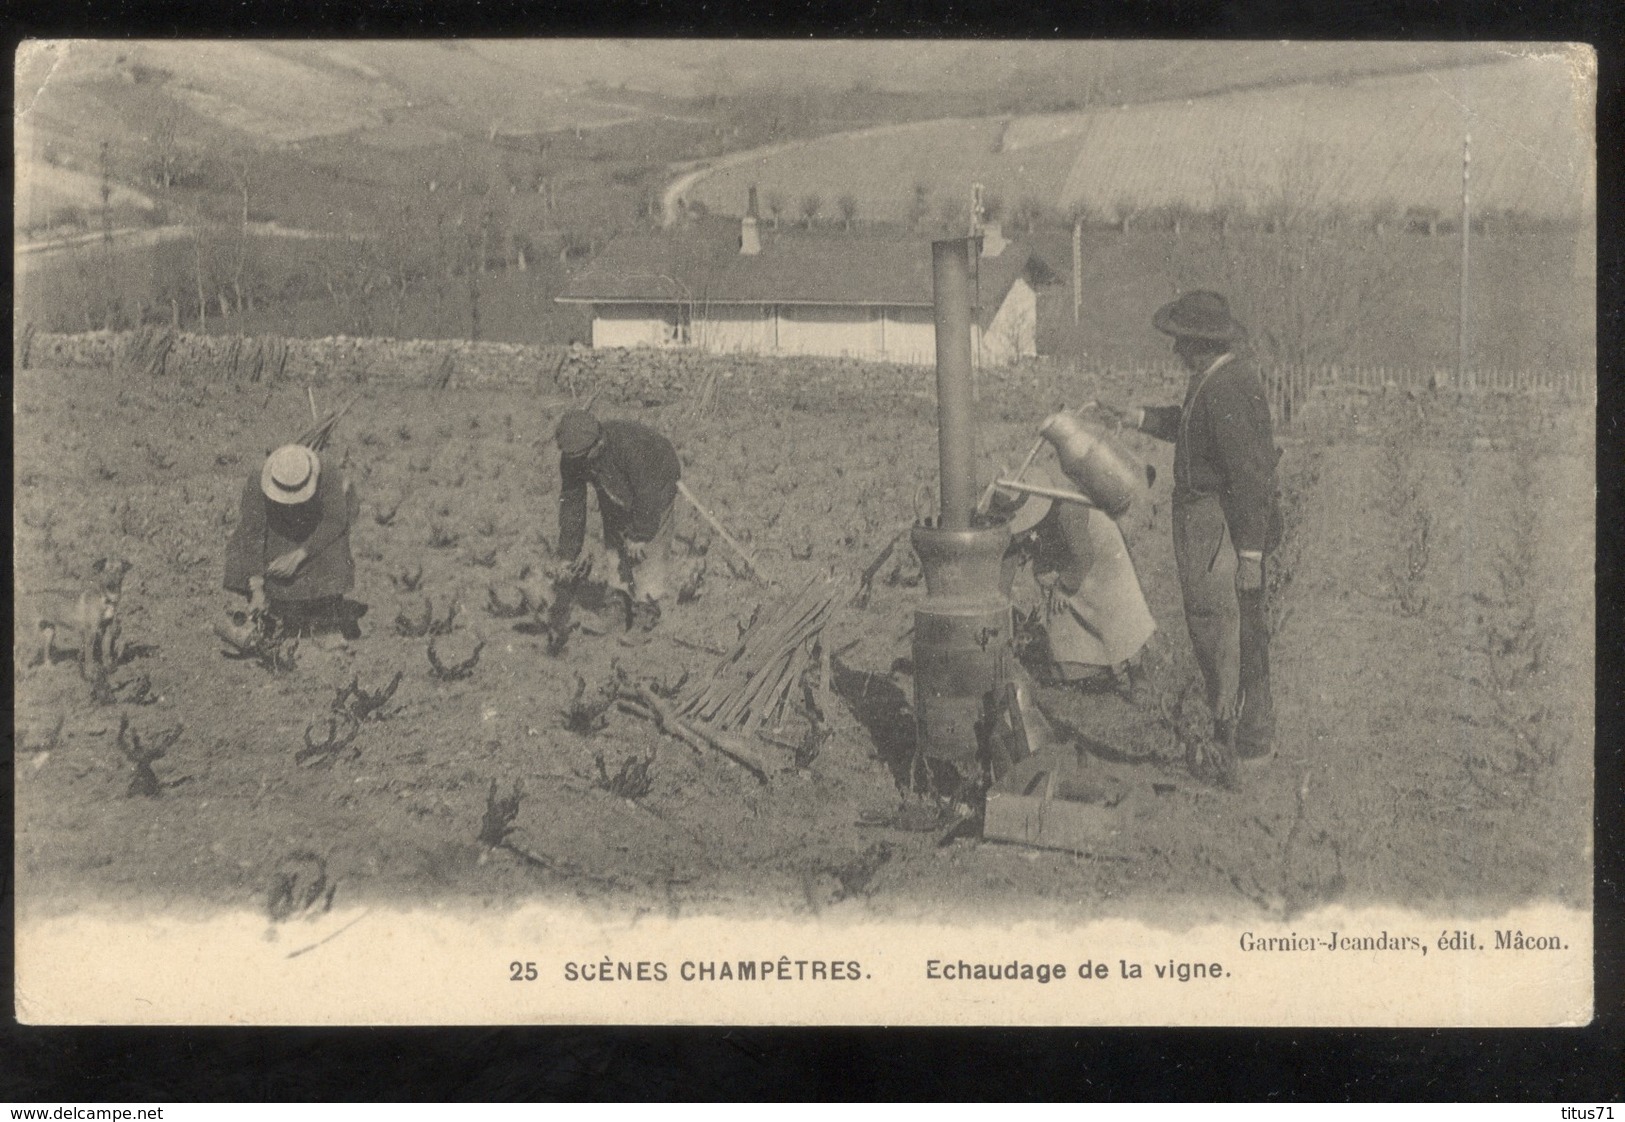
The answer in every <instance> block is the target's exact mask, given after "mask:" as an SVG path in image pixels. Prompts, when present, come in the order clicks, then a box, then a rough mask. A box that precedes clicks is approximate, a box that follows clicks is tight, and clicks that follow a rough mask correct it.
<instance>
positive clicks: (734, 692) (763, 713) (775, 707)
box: [675, 576, 841, 735]
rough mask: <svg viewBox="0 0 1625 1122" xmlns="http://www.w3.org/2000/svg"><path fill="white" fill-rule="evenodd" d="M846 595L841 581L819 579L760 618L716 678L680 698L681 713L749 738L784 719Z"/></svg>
mask: <svg viewBox="0 0 1625 1122" xmlns="http://www.w3.org/2000/svg"><path fill="white" fill-rule="evenodd" d="M840 591H841V587H840V584H839V582H837V581H833V580H830V579H828V578H826V577H823V576H815V577H813V579H812V580H810V581H808V582H807V584H806V586H805V587H804V588H802V590H801V592H800V593H799V594H798V595H797V596H795V597H794V598H793V599H791V600H789V601H788V602H781V606H780V607H779V608H778V610H777V611H775V612H773V614H771V615H769V616H767V617H766V618H760V617H758V618H757V619H756V620H754V621H753V622H752V623H751V625H750V626H749V627H747V628H746V629H745V632H744V634H742V635H741V636H740V637H739V644H738V645H737V646H736V647H734V649H733V650H732V651H731V652H729V653H728V655H727V656H725V657H724V658H723V659H722V660H721V661H720V662H718V663H717V666H716V669H715V670H713V671H712V672H711V676H710V677H709V678H708V679H706V680H705V681H703V682H702V683H699V684H697V685H696V686H694V687H691V688H690V689H689V690H687V691H685V693H684V694H683V695H680V696H679V697H678V698H677V701H676V706H675V707H676V709H677V712H678V713H679V714H680V715H682V716H684V717H689V718H692V719H693V720H696V721H703V722H704V723H705V724H707V725H709V726H711V727H712V728H717V729H726V730H732V731H738V732H741V733H745V734H747V735H748V734H751V733H754V732H755V731H756V730H758V729H759V728H761V727H762V725H763V724H764V723H766V722H767V721H768V720H769V719H778V718H781V717H782V716H783V714H784V711H785V706H786V704H787V699H788V698H789V696H790V691H791V689H792V688H793V687H794V686H795V685H796V683H798V682H799V681H800V680H801V675H802V672H803V671H804V670H806V669H807V667H808V664H809V662H810V660H811V658H812V650H813V647H814V646H815V645H816V640H817V639H818V637H819V636H820V635H821V634H822V633H823V630H824V625H825V624H827V623H828V622H829V619H830V616H831V614H832V613H833V610H834V605H835V599H836V597H837V595H839V593H840Z"/></svg>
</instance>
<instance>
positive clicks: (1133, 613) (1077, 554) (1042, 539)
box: [996, 464, 1157, 683]
mask: <svg viewBox="0 0 1625 1122" xmlns="http://www.w3.org/2000/svg"><path fill="white" fill-rule="evenodd" d="M1025 481H1026V482H1028V483H1033V484H1037V485H1039V486H1043V487H1048V488H1051V489H1053V490H1079V491H1080V493H1081V486H1080V484H1079V483H1078V481H1077V480H1073V479H1071V478H1070V477H1066V478H1065V481H1064V482H1058V481H1057V480H1056V478H1055V476H1054V475H1052V474H1051V473H1050V472H1049V470H1048V469H1047V468H1046V467H1045V466H1044V465H1042V464H1040V465H1037V466H1034V467H1032V468H1030V469H1029V470H1028V472H1027V473H1026V476H1025ZM996 497H997V498H998V499H999V500H1001V503H1000V505H1001V507H1002V508H1003V509H1005V510H1010V509H1011V508H1010V504H1011V499H1010V497H1009V496H1006V495H1003V494H1000V495H998V496H996ZM1009 526H1010V533H1011V546H1010V549H1009V550H1008V551H1007V553H1006V555H1005V563H1004V568H1003V572H1002V581H1003V585H1004V591H1005V594H1006V595H1009V594H1010V593H1011V592H1012V590H1013V588H1014V580H1015V574H1016V571H1017V570H1018V569H1019V568H1020V567H1021V565H1022V563H1023V562H1028V561H1030V563H1031V566H1032V574H1033V580H1034V582H1035V584H1036V585H1037V587H1038V590H1039V595H1040V600H1041V615H1040V619H1041V621H1042V624H1043V629H1044V635H1045V638H1046V640H1047V644H1048V656H1049V657H1048V660H1047V661H1048V664H1049V665H1048V667H1047V668H1046V669H1047V671H1048V674H1047V677H1048V678H1049V679H1051V680H1052V681H1054V682H1056V683H1084V682H1090V681H1097V680H1098V681H1106V682H1110V681H1112V680H1114V678H1115V679H1116V680H1118V681H1120V682H1121V681H1126V680H1127V678H1128V671H1129V668H1130V667H1131V666H1132V665H1133V664H1134V662H1135V661H1136V660H1137V659H1138V657H1139V654H1140V651H1141V649H1142V648H1143V647H1144V646H1145V644H1146V642H1147V641H1148V640H1149V639H1150V638H1151V636H1152V635H1153V634H1154V633H1155V632H1156V629H1157V625H1156V621H1155V620H1154V619H1152V616H1151V609H1150V607H1149V606H1148V605H1147V604H1146V602H1145V593H1144V592H1143V591H1142V589H1141V587H1140V578H1139V576H1138V574H1137V573H1136V572H1135V569H1134V562H1133V559H1132V558H1131V557H1130V556H1129V552H1128V545H1127V543H1126V542H1125V541H1124V540H1123V532H1122V530H1121V529H1120V528H1119V527H1118V525H1117V522H1116V520H1115V519H1113V518H1111V517H1110V516H1109V515H1107V514H1106V512H1105V511H1103V510H1099V509H1091V508H1090V507H1087V506H1083V505H1080V504H1078V503H1074V502H1069V501H1065V500H1059V499H1053V500H1052V499H1050V498H1047V497H1045V496H1042V495H1036V494H1028V495H1024V496H1021V497H1020V498H1019V499H1016V500H1014V508H1013V510H1011V512H1010V515H1009Z"/></svg>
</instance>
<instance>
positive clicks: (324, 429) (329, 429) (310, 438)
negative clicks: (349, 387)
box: [295, 397, 356, 452]
mask: <svg viewBox="0 0 1625 1122" xmlns="http://www.w3.org/2000/svg"><path fill="white" fill-rule="evenodd" d="M355 403H356V399H355V398H353V397H352V398H351V399H350V400H349V401H346V402H345V403H344V404H343V405H341V406H339V407H338V408H337V409H335V410H333V411H332V412H331V413H329V414H328V415H327V416H325V417H323V418H321V419H320V420H319V421H317V422H316V423H315V424H314V425H312V426H311V427H310V428H308V429H306V430H305V432H304V434H303V435H301V436H300V437H299V439H298V440H297V441H295V443H296V444H303V445H304V446H305V447H306V448H309V449H310V450H311V451H313V452H320V451H321V450H322V449H323V448H326V447H327V441H328V439H329V438H330V437H332V435H333V428H334V426H335V425H337V424H338V423H339V418H340V417H342V416H344V414H346V413H348V412H349V411H350V406H352V405H354V404H355Z"/></svg>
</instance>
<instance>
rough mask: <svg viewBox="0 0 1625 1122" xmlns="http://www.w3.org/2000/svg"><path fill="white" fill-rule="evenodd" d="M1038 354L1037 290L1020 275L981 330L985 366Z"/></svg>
mask: <svg viewBox="0 0 1625 1122" xmlns="http://www.w3.org/2000/svg"><path fill="white" fill-rule="evenodd" d="M1036 354H1038V293H1037V292H1036V291H1034V289H1033V286H1032V285H1030V284H1028V283H1027V280H1026V278H1024V277H1020V278H1017V280H1016V283H1015V284H1013V285H1011V287H1010V291H1009V293H1008V294H1007V295H1006V296H1005V298H1004V303H1003V304H1000V305H999V310H998V312H996V313H995V314H994V316H993V320H992V322H991V323H989V324H988V326H987V330H986V331H985V332H983V333H982V337H981V340H980V354H979V358H980V360H981V363H980V364H981V365H982V366H1004V365H1006V364H1008V363H1011V362H1014V361H1016V360H1017V359H1019V358H1031V357H1033V356H1034V355H1036Z"/></svg>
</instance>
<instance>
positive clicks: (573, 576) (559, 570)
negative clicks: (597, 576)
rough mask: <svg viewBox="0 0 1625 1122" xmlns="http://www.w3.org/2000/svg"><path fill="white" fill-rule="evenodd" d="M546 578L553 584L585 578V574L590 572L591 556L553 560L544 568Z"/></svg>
mask: <svg viewBox="0 0 1625 1122" xmlns="http://www.w3.org/2000/svg"><path fill="white" fill-rule="evenodd" d="M545 571H546V573H547V578H548V579H549V580H551V581H552V582H553V583H554V584H574V583H575V582H577V581H579V580H585V579H586V577H587V574H588V573H590V572H592V558H591V557H577V558H575V559H574V560H572V561H555V562H553V563H552V564H550V565H548V566H547V569H546V570H545Z"/></svg>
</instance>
